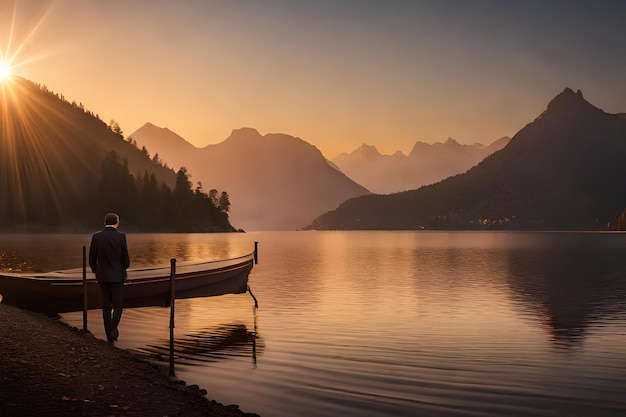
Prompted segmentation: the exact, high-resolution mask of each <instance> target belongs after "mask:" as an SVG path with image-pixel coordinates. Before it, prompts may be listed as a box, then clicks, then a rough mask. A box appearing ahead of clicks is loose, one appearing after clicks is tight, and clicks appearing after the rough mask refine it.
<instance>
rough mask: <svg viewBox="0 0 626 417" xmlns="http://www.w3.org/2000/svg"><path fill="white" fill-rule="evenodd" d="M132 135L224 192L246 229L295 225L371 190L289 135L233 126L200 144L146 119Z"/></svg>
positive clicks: (235, 219) (235, 221)
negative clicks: (213, 140)
mask: <svg viewBox="0 0 626 417" xmlns="http://www.w3.org/2000/svg"><path fill="white" fill-rule="evenodd" d="M129 138H130V139H131V140H132V141H133V142H136V143H137V145H138V146H145V147H146V149H147V150H149V151H151V152H155V154H158V158H160V159H162V160H163V161H164V162H166V163H167V164H168V165H169V166H172V167H174V168H176V169H177V168H178V167H181V166H184V167H185V168H186V169H187V171H188V172H189V173H190V174H191V176H192V177H191V179H192V181H194V182H197V183H201V184H203V185H204V184H207V183H210V184H211V187H215V188H216V189H217V190H218V191H226V192H227V193H228V195H229V198H230V202H231V204H232V206H231V211H230V218H231V222H232V224H234V225H235V226H236V227H239V228H243V229H245V230H295V229H300V228H302V227H303V226H305V225H307V224H309V223H310V222H311V221H312V220H313V219H314V218H316V217H317V216H319V215H320V214H321V213H324V212H326V211H328V210H332V209H334V208H336V207H337V206H338V205H339V204H341V203H342V202H343V201H345V200H347V199H349V198H352V197H356V196H360V195H365V194H369V191H368V190H367V189H366V188H364V187H362V186H361V185H359V184H357V183H356V182H354V181H353V180H351V179H350V178H348V177H347V176H346V175H345V174H343V173H342V172H340V171H339V170H338V169H337V168H336V167H334V166H332V164H331V163H329V162H328V161H327V160H326V159H325V158H324V156H323V155H322V153H321V152H320V151H319V150H318V149H317V148H315V147H314V146H313V145H311V144H309V143H307V142H305V141H304V140H302V139H299V138H296V137H292V136H289V135H285V134H279V133H270V134H266V135H261V134H260V133H259V132H258V131H256V130H255V129H252V128H242V129H236V130H233V131H232V133H231V135H230V136H229V137H228V138H227V139H226V140H224V141H223V142H221V143H218V144H213V145H208V146H206V147H204V148H196V147H194V146H193V145H191V144H190V143H188V142H187V141H185V140H184V139H183V138H182V137H180V136H179V135H177V134H176V133H174V132H172V131H170V130H169V129H167V128H160V127H157V126H155V125H153V124H150V123H147V124H145V125H144V126H142V127H141V128H139V129H138V130H137V131H135V132H133V133H132V134H131V135H130V136H129Z"/></svg>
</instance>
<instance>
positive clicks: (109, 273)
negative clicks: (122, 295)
mask: <svg viewBox="0 0 626 417" xmlns="http://www.w3.org/2000/svg"><path fill="white" fill-rule="evenodd" d="M129 266H130V260H129V259H128V246H127V245H126V235H125V234H124V233H122V232H120V231H118V230H117V229H116V228H114V227H105V228H104V229H102V230H101V231H99V232H97V233H94V234H93V236H91V245H90V246H89V267H90V268H91V271H92V272H93V273H94V274H96V279H97V280H98V282H124V281H125V280H126V269H127V268H128V267H129Z"/></svg>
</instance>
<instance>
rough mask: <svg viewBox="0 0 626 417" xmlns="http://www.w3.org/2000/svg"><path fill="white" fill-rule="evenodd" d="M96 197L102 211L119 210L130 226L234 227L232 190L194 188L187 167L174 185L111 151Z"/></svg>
mask: <svg viewBox="0 0 626 417" xmlns="http://www.w3.org/2000/svg"><path fill="white" fill-rule="evenodd" d="M96 189H97V193H96V197H95V205H96V210H97V211H99V212H100V213H105V212H110V211H112V212H116V213H118V214H119V215H120V216H121V217H122V219H123V221H124V225H125V227H126V228H129V227H130V228H132V229H136V230H138V231H151V232H152V231H164V232H169V231H176V232H211V231H232V230H233V227H232V226H231V225H230V222H229V219H228V213H229V211H230V199H229V196H228V193H226V192H225V191H222V192H221V193H220V192H219V191H218V190H216V189H211V190H210V191H209V192H208V193H206V192H204V190H203V188H202V184H201V183H198V185H197V186H196V187H195V189H194V188H192V184H191V181H190V180H189V174H188V172H187V170H186V169H185V168H184V167H183V168H181V169H179V170H178V172H177V173H176V183H175V185H174V188H173V189H171V188H170V187H168V186H167V185H166V184H164V183H162V184H158V182H157V179H156V176H155V174H154V173H148V171H144V172H143V174H140V173H137V174H136V175H132V174H131V173H130V172H129V169H128V163H127V161H126V160H123V159H121V158H120V157H119V156H118V155H117V154H116V153H115V151H111V152H110V153H109V154H108V155H107V156H106V157H105V158H104V160H103V162H102V168H101V170H100V178H99V182H98V186H97V187H96Z"/></svg>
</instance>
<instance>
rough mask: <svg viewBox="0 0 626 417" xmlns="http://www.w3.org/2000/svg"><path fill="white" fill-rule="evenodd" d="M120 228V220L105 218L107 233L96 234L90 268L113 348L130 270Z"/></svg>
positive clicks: (105, 326) (117, 218)
mask: <svg viewBox="0 0 626 417" xmlns="http://www.w3.org/2000/svg"><path fill="white" fill-rule="evenodd" d="M119 224H120V218H119V216H118V215H117V214H115V213H108V214H107V215H106V216H104V229H102V230H101V231H99V232H97V233H94V235H93V236H92V237H91V245H90V246H89V267H90V268H91V271H92V272H93V273H94V274H96V279H97V280H98V283H99V284H100V290H101V293H102V319H103V321H104V331H105V333H106V335H107V341H108V342H109V343H111V344H112V343H113V342H114V341H116V340H117V338H118V336H119V332H118V330H117V326H118V324H119V323H120V319H121V318H122V302H123V296H124V281H126V269H127V268H128V267H129V266H130V260H129V258H128V246H127V244H126V235H125V234H124V233H122V232H120V231H118V230H117V227H118V226H119Z"/></svg>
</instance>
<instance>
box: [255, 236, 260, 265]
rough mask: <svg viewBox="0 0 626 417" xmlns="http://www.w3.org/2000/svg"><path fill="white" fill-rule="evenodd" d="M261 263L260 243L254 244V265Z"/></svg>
mask: <svg viewBox="0 0 626 417" xmlns="http://www.w3.org/2000/svg"><path fill="white" fill-rule="evenodd" d="M258 263H259V242H256V241H255V242H254V264H255V265H256V264H258Z"/></svg>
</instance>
